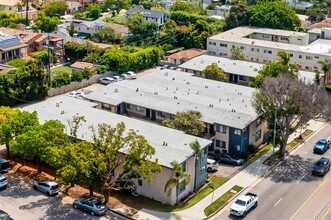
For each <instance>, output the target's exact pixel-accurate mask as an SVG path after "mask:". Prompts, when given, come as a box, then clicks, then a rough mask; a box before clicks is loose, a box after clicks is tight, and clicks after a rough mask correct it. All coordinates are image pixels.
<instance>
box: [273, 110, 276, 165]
mask: <svg viewBox="0 0 331 220" xmlns="http://www.w3.org/2000/svg"><path fill="white" fill-rule="evenodd" d="M276 130H277V108H275V121H274V140H273V146H272V159H273V160H274V159H275V148H276Z"/></svg>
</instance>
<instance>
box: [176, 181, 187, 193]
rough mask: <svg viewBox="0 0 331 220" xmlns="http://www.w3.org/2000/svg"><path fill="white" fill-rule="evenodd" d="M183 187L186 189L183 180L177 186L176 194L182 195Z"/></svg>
mask: <svg viewBox="0 0 331 220" xmlns="http://www.w3.org/2000/svg"><path fill="white" fill-rule="evenodd" d="M185 187H186V184H185V180H183V181H182V182H180V183H179V185H178V193H182V192H183V191H184V190H185Z"/></svg>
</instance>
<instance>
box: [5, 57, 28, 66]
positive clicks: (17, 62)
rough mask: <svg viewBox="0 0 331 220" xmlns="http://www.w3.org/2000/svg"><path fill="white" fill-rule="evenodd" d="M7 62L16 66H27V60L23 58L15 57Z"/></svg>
mask: <svg viewBox="0 0 331 220" xmlns="http://www.w3.org/2000/svg"><path fill="white" fill-rule="evenodd" d="M7 64H8V65H9V66H13V67H16V68H22V67H24V66H25V60H23V59H14V60H11V61H9V62H7Z"/></svg>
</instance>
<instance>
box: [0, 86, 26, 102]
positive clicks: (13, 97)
mask: <svg viewBox="0 0 331 220" xmlns="http://www.w3.org/2000/svg"><path fill="white" fill-rule="evenodd" d="M0 91H1V92H3V93H4V94H6V95H8V96H9V97H11V98H12V99H15V100H18V101H21V102H25V103H32V102H30V101H26V100H23V99H19V98H16V97H15V96H13V95H11V94H9V93H7V92H5V91H4V90H2V89H0Z"/></svg>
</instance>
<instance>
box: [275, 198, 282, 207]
mask: <svg viewBox="0 0 331 220" xmlns="http://www.w3.org/2000/svg"><path fill="white" fill-rule="evenodd" d="M282 200H283V198H281V199H280V200H278V202H276V204H275V205H274V207H276V205H278V203H280V201H282Z"/></svg>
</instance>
